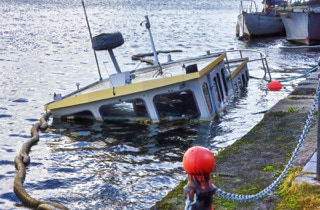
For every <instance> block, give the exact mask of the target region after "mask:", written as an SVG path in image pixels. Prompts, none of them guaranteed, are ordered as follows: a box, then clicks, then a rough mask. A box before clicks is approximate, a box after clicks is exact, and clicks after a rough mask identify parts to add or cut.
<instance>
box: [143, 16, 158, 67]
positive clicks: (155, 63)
mask: <svg viewBox="0 0 320 210" xmlns="http://www.w3.org/2000/svg"><path fill="white" fill-rule="evenodd" d="M144 17H145V18H146V28H147V29H148V32H149V36H150V42H151V47H152V51H153V65H154V66H156V65H159V66H160V62H159V59H158V53H157V51H156V47H155V46H154V42H153V38H152V33H151V29H150V28H151V25H150V21H149V18H148V15H146V16H144Z"/></svg>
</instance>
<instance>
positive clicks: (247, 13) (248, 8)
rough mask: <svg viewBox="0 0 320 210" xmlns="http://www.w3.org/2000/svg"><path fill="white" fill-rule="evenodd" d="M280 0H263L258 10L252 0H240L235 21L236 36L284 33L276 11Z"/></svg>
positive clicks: (280, 2)
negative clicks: (236, 20) (260, 8)
mask: <svg viewBox="0 0 320 210" xmlns="http://www.w3.org/2000/svg"><path fill="white" fill-rule="evenodd" d="M282 3H283V1H282V0H264V1H263V9H262V10H259V9H258V6H257V4H256V2H255V1H254V0H240V5H239V10H240V13H239V15H238V22H237V32H236V33H237V36H240V34H241V37H245V38H250V37H258V36H271V35H284V34H285V28H284V25H283V23H282V20H281V17H280V15H279V13H278V12H277V8H278V6H279V5H281V4H282Z"/></svg>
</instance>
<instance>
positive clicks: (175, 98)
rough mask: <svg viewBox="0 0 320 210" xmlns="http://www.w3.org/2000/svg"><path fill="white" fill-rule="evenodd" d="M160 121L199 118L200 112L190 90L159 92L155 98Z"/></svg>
mask: <svg viewBox="0 0 320 210" xmlns="http://www.w3.org/2000/svg"><path fill="white" fill-rule="evenodd" d="M153 103H154V106H155V108H156V110H157V113H158V116H159V119H160V121H172V120H185V119H196V118H199V116H200V113H199V109H198V107H197V104H196V101H195V99H194V95H193V93H192V91H190V90H183V91H177V92H171V93H164V94H158V95H156V96H154V98H153Z"/></svg>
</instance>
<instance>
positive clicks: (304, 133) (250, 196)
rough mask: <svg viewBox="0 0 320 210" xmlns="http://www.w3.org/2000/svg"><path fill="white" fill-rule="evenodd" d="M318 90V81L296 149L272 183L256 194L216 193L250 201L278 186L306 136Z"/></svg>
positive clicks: (229, 198)
mask: <svg viewBox="0 0 320 210" xmlns="http://www.w3.org/2000/svg"><path fill="white" fill-rule="evenodd" d="M319 92H320V83H318V88H317V92H316V94H315V96H314V101H313V104H312V106H311V110H310V113H309V115H308V119H307V121H306V124H305V126H304V130H303V133H302V134H301V137H300V140H299V142H298V144H297V147H296V149H295V150H294V152H293V154H292V157H291V158H290V160H289V162H288V164H287V165H286V167H285V168H284V170H283V172H282V173H281V174H280V176H279V177H278V178H277V179H276V180H275V181H274V182H273V183H272V184H270V185H269V186H268V187H266V188H265V189H264V190H262V191H260V192H259V193H257V194H254V195H239V194H232V193H228V192H225V191H223V190H221V189H219V188H217V191H216V195H218V196H220V197H222V198H225V199H228V200H233V201H240V202H250V201H254V200H258V199H260V198H262V197H264V196H265V195H267V194H268V193H270V192H271V191H272V190H273V189H274V188H275V187H276V186H278V185H279V184H280V182H281V181H282V180H283V178H284V177H285V176H286V174H287V173H288V171H289V170H290V168H291V166H292V164H293V161H294V160H295V158H296V157H297V155H298V153H299V151H300V148H301V146H302V143H303V141H304V139H305V137H306V136H307V133H308V131H309V129H310V126H311V123H312V120H313V115H314V112H315V109H316V106H317V104H318V100H319Z"/></svg>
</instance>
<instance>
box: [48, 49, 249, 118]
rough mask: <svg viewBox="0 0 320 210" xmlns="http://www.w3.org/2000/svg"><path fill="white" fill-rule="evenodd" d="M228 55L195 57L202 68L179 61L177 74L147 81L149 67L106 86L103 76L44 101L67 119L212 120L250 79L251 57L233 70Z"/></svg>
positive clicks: (51, 111) (58, 116) (57, 116)
mask: <svg viewBox="0 0 320 210" xmlns="http://www.w3.org/2000/svg"><path fill="white" fill-rule="evenodd" d="M225 56H226V55H225V54H223V53H222V54H220V55H219V56H218V57H215V58H206V59H204V60H205V62H204V63H203V64H206V65H203V64H201V63H202V62H203V61H191V63H192V64H196V65H198V66H199V67H200V66H203V67H201V69H200V70H199V71H194V72H189V73H182V74H181V66H182V65H179V64H178V65H176V66H172V67H171V68H172V69H173V68H174V69H176V70H177V71H178V72H180V73H177V74H175V73H174V72H173V70H172V69H171V70H169V71H170V74H171V73H172V75H167V76H165V77H161V78H153V79H151V80H145V81H144V80H143V78H144V79H145V78H146V76H147V75H149V74H150V73H152V74H153V72H148V71H146V72H141V73H139V74H138V73H137V78H136V79H135V80H134V81H133V82H132V83H131V84H125V85H122V86H113V87H107V86H109V85H110V84H111V85H112V82H110V81H108V80H105V81H101V82H98V83H97V84H94V85H91V86H90V87H86V88H83V89H82V90H79V91H75V92H74V93H72V94H69V95H68V96H66V97H64V98H62V99H59V100H56V101H53V102H50V103H48V104H46V105H45V110H46V111H47V112H50V113H51V114H52V115H53V117H54V118H62V119H66V120H68V119H74V118H75V117H88V118H92V119H95V120H97V121H119V120H122V121H132V122H140V123H141V122H142V123H158V122H161V121H172V120H196V121H209V120H211V119H212V118H214V117H215V116H217V115H219V114H220V113H222V112H223V111H224V109H225V107H226V105H227V104H228V102H229V100H230V99H231V98H232V97H234V96H236V95H237V94H240V92H241V90H242V89H243V88H245V87H246V86H247V84H248V80H249V73H248V69H247V61H248V60H247V59H245V58H243V59H240V60H239V61H237V65H236V67H234V71H233V72H232V73H231V74H229V72H228V71H227V68H226V66H225V58H226V57H225ZM208 60H209V61H208ZM189 63H190V61H186V62H183V64H187V65H190V64H189ZM183 66H184V65H183ZM177 67H178V68H177ZM163 70H164V71H166V68H165V67H163ZM140 80H141V81H140ZM135 81H136V82H135ZM106 84H108V85H107V86H106Z"/></svg>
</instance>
